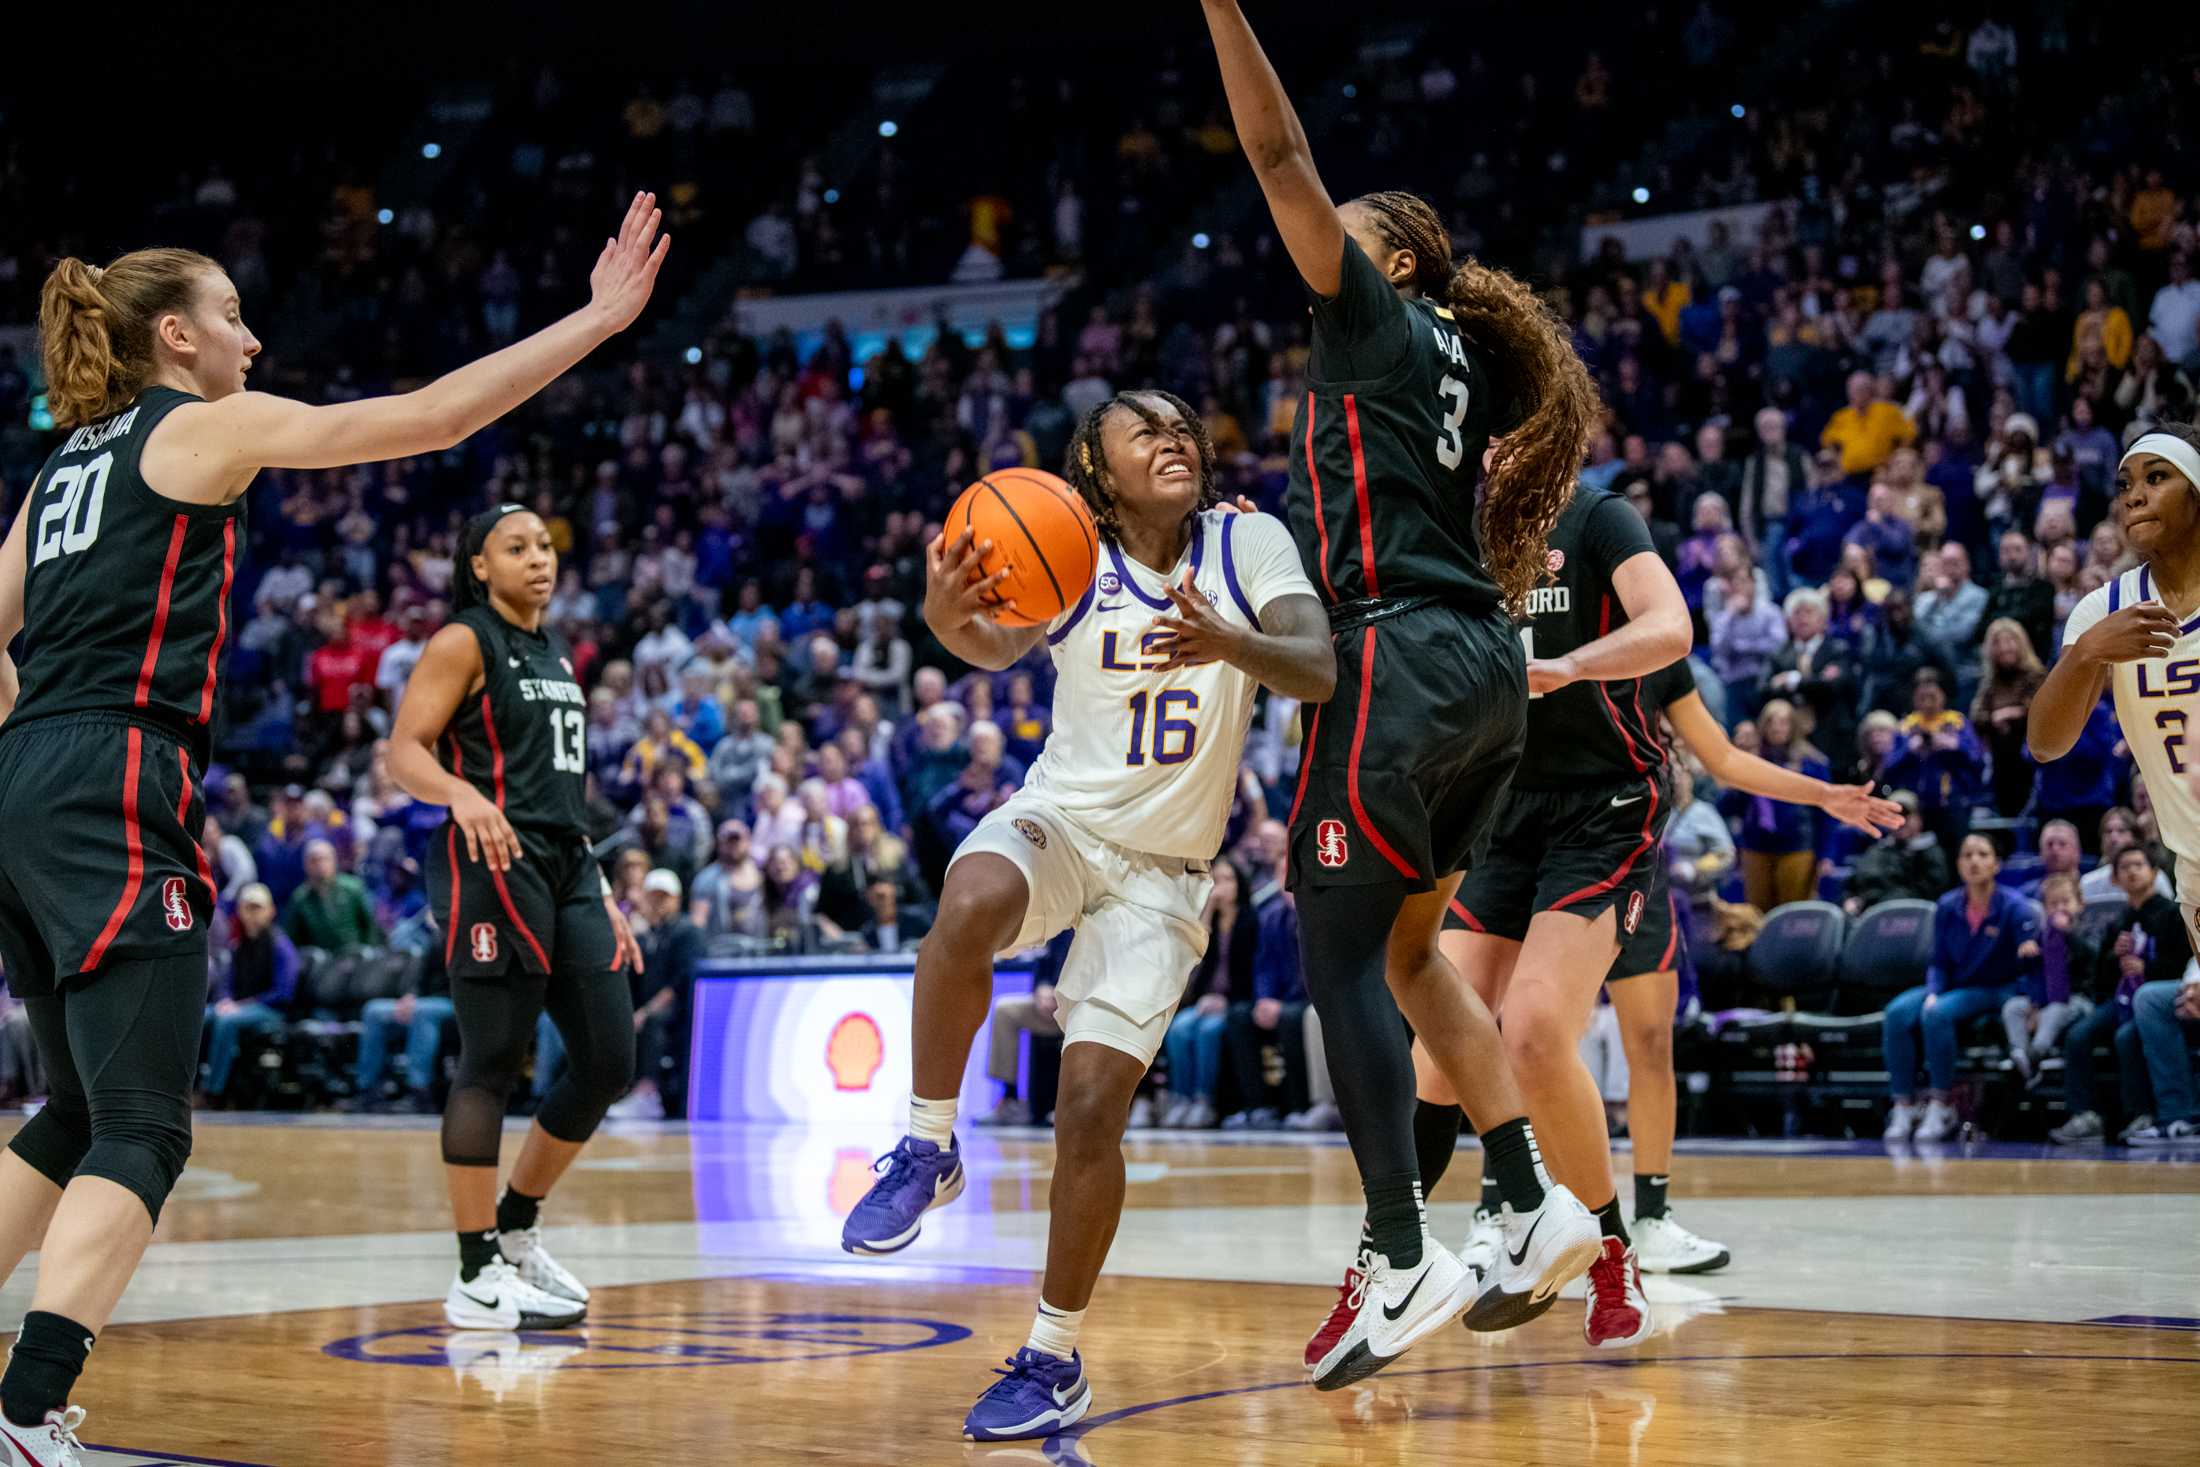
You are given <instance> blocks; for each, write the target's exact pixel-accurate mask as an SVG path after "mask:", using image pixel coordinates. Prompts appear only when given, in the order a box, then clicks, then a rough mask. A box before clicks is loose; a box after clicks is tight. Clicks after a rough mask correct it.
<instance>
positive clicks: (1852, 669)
mask: <svg viewBox="0 0 2200 1467" xmlns="http://www.w3.org/2000/svg"><path fill="white" fill-rule="evenodd" d="M1787 631H1788V640H1787V645H1786V646H1784V647H1782V648H1781V649H1780V650H1779V651H1778V652H1776V653H1774V654H1773V657H1772V671H1771V675H1770V676H1768V677H1767V678H1766V679H1765V691H1766V692H1768V693H1770V694H1772V695H1774V696H1775V697H1780V698H1785V699H1787V700H1788V701H1789V702H1791V703H1796V704H1800V705H1802V706H1804V707H1807V708H1808V709H1809V710H1810V715H1811V722H1812V729H1811V738H1812V740H1813V741H1814V742H1816V743H1818V744H1820V745H1822V746H1823V747H1826V748H1830V749H1846V748H1848V747H1850V746H1851V744H1853V743H1854V741H1855V738H1856V689H1857V680H1856V674H1857V658H1856V649H1855V648H1854V647H1852V646H1850V645H1849V644H1848V643H1847V642H1844V641H1840V640H1838V639H1837V638H1835V637H1833V636H1832V635H1830V634H1829V633H1828V632H1827V630H1826V596H1825V593H1824V592H1823V591H1814V590H1811V589H1810V588H1809V587H1807V586H1799V587H1797V588H1796V589H1795V590H1793V591H1790V592H1788V596H1787Z"/></svg>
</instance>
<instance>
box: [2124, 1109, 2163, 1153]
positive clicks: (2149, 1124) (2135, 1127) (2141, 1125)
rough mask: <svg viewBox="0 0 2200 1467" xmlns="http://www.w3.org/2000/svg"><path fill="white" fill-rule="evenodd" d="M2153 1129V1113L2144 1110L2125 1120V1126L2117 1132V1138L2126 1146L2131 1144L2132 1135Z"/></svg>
mask: <svg viewBox="0 0 2200 1467" xmlns="http://www.w3.org/2000/svg"><path fill="white" fill-rule="evenodd" d="M2153 1129H2154V1115H2153V1113H2152V1112H2151V1111H2149V1112H2142V1113H2141V1114H2139V1115H2135V1116H2133V1117H2132V1118H2131V1119H2130V1120H2128V1121H2126V1122H2124V1128H2123V1129H2122V1130H2121V1131H2118V1132H2117V1133H2116V1139H2117V1140H2119V1141H2121V1142H2123V1143H2124V1144H2125V1145H2126V1146H2129V1145H2130V1144H2131V1138H2132V1137H2134V1136H2136V1135H2138V1134H2139V1133H2140V1132H2141V1131H2151V1130H2153Z"/></svg>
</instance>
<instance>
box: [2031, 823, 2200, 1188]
mask: <svg viewBox="0 0 2200 1467" xmlns="http://www.w3.org/2000/svg"><path fill="white" fill-rule="evenodd" d="M2103 864H2104V865H2107V864H2110V863H2109V862H2108V861H2106V860H2104V862H2103ZM2111 870H2112V872H2113V874H2114V876H2115V881H2116V889H2117V890H2118V891H2119V892H2121V893H2122V894H2123V898H2124V903H2125V905H2124V908H2123V910H2122V911H2120V912H2118V913H2117V914H2116V920H2115V921H2114V922H2112V923H2110V924H2109V926H2108V928H2107V930H2106V931H2104V932H2103V933H2102V934H2101V951H2100V957H2099V959H2098V961H2097V963H2096V966H2095V968H2094V976H2093V983H2092V992H2091V994H2090V997H2091V998H2092V1000H2093V1012H2091V1013H2090V1014H2087V1015H2086V1016H2085V1017H2084V1018H2083V1019H2081V1020H2079V1021H2078V1023H2077V1024H2076V1025H2074V1026H2073V1027H2072V1028H2071V1030H2070V1031H2069V1039H2068V1041H2067V1042H2066V1043H2065V1045H2064V1046H2063V1096H2064V1101H2065V1103H2066V1104H2067V1105H2068V1106H2069V1108H2070V1119H2069V1120H2067V1121H2065V1122H2064V1123H2063V1124H2062V1125H2060V1126H2058V1127H2056V1128H2055V1129H2054V1130H2052V1131H2050V1132H2048V1133H2047V1134H2048V1137H2049V1139H2050V1140H2053V1141H2056V1142H2058V1143H2060V1144H2062V1145H2065V1146H2068V1145H2072V1144H2075V1143H2078V1142H2083V1141H2099V1140H2102V1139H2103V1138H2104V1137H2106V1135H2107V1133H2108V1127H2107V1124H2106V1122H2104V1121H2103V1119H2102V1117H2101V1106H2100V1100H2099V1096H2098V1092H2099V1086H2098V1082H2097V1081H2096V1080H2095V1077H2094V1073H2093V1048H2094V1046H2095V1045H2097V1044H2099V1043H2100V1042H2102V1041H2103V1040H2108V1041H2110V1042H2111V1046H2112V1048H2113V1049H2114V1050H2115V1053H2116V1069H2117V1074H2118V1076H2119V1077H2120V1079H2121V1082H2122V1083H2121V1086H2120V1089H2121V1091H2122V1095H2121V1098H2122V1101H2123V1113H2124V1126H2123V1130H2122V1132H2121V1133H2120V1134H2119V1138H2118V1139H2121V1140H2128V1139H2129V1138H2130V1137H2132V1136H2134V1135H2136V1134H2138V1133H2139V1132H2141V1131H2144V1130H2146V1129H2147V1128H2148V1127H2150V1126H2153V1125H2154V1123H2155V1117H2154V1114H2153V1093H2152V1086H2151V1084H2150V1083H2149V1080H2148V1076H2147V1064H2146V1057H2145V1054H2144V1052H2143V1051H2142V1050H2141V1048H2140V1044H2141V1035H2140V1033H2139V1029H2138V1026H2137V1025H2136V1023H2135V1022H2134V1014H2133V1008H2132V1000H2133V999H2134V998H2135V997H2136V996H2137V994H2138V992H2139V990H2140V989H2141V988H2142V987H2144V986H2145V985H2147V984H2149V983H2176V982H2178V981H2179V980H2181V979H2182V978H2183V977H2184V973H2185V967H2186V965H2187V964H2189V963H2190V962H2191V961H2192V938H2191V936H2190V935H2189V934H2188V932H2187V931H2186V928H2185V918H2184V914H2183V912H2181V911H2180V910H2179V909H2178V906H2177V903H2176V902H2175V901H2174V900H2173V899H2171V898H2170V897H2167V896H2164V895H2163V894H2162V893H2161V892H2160V891H2158V890H2156V888H2155V881H2156V879H2157V878H2158V877H2159V876H2160V874H2161V873H2160V872H2159V871H2157V870H2156V869H2155V865H2154V857H2153V855H2152V854H2151V853H2150V852H2149V851H2148V850H2147V848H2146V847H2145V846H2143V845H2130V846H2126V847H2124V848H2123V849H2122V850H2120V851H2118V852H2117V853H2116V855H2115V857H2114V860H2113V864H2112V866H2111Z"/></svg>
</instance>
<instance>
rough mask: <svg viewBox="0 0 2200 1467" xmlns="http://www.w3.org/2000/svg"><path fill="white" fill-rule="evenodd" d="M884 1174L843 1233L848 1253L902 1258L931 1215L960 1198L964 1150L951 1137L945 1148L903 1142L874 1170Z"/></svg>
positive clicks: (905, 1139)
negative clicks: (902, 1253) (900, 1253)
mask: <svg viewBox="0 0 2200 1467" xmlns="http://www.w3.org/2000/svg"><path fill="white" fill-rule="evenodd" d="M881 1168H883V1169H884V1170H885V1172H886V1175H885V1176H883V1177H880V1178H879V1179H878V1180H877V1181H875V1182H873V1183H872V1184H871V1190H870V1191H868V1192H866V1193H864V1194H863V1200H862V1201H861V1202H858V1203H857V1204H856V1205H855V1210H854V1211H853V1212H851V1213H849V1214H848V1221H847V1223H846V1224H845V1225H844V1226H843V1227H842V1228H841V1230H840V1246H841V1247H842V1248H843V1249H845V1250H847V1251H848V1252H850V1253H899V1252H900V1251H901V1250H902V1249H904V1248H906V1247H908V1246H909V1245H910V1244H911V1243H914V1242H916V1241H917V1229H918V1228H919V1226H920V1225H921V1224H922V1220H923V1218H924V1215H925V1214H926V1213H927V1212H930V1211H931V1210H932V1209H933V1208H935V1207H945V1206H946V1205H947V1204H948V1203H950V1202H953V1201H954V1200H955V1199H956V1198H957V1197H960V1196H962V1189H963V1166H962V1149H961V1148H960V1147H958V1146H957V1145H956V1144H955V1138H954V1137H952V1136H950V1137H948V1138H947V1145H946V1146H945V1147H944V1148H943V1147H941V1146H940V1144H939V1143H938V1142H936V1141H920V1140H918V1139H917V1138H916V1137H914V1136H904V1137H902V1138H901V1144H900V1145H899V1146H896V1147H895V1148H894V1149H893V1150H892V1151H889V1152H887V1153H886V1155H884V1156H882V1157H880V1158H879V1159H878V1160H877V1162H875V1163H874V1164H873V1165H872V1168H871V1169H872V1170H873V1171H877V1170H879V1169H881Z"/></svg>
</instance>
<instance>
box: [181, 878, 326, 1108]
mask: <svg viewBox="0 0 2200 1467" xmlns="http://www.w3.org/2000/svg"><path fill="white" fill-rule="evenodd" d="M323 848H324V849H325V847H323ZM329 860H330V861H331V862H332V863H333V862H334V860H335V853H334V852H333V851H331V852H330V853H329ZM297 991H298V949H297V948H295V947H293V946H292V945H291V941H290V939H289V938H288V937H286V936H284V935H283V933H282V932H281V930H280V929H278V928H277V927H276V925H275V896H274V893H272V892H270V891H269V890H268V889H267V888H266V887H265V886H263V885H259V884H257V883H255V884H254V885H251V886H248V887H246V888H245V889H244V890H243V891H242V892H240V893H238V895H237V931H236V938H235V946H234V947H233V948H232V949H231V950H230V953H229V961H228V963H227V964H225V965H219V967H218V971H217V975H216V977H215V979H214V991H213V1001H212V1002H211V1003H210V1004H208V1005H207V1009H206V1072H205V1078H206V1085H205V1088H206V1098H207V1099H208V1100H209V1101H214V1102H219V1101H221V1100H223V1099H224V1098H225V1097H226V1096H227V1095H228V1093H229V1081H230V1078H231V1072H232V1071H233V1070H234V1069H235V1068H236V1064H237V1051H238V1049H239V1047H240V1046H241V1044H242V1043H243V1041H244V1038H245V1036H246V1035H248V1034H279V1033H281V1032H282V1028H283V1024H284V1022H285V1017H286V1015H287V1013H288V1010H289V1008H290V1001H291V999H292V998H293V997H295V996H296V994H297Z"/></svg>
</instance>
